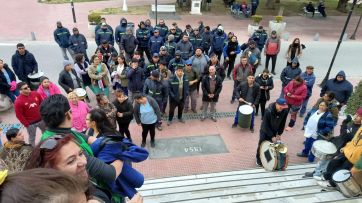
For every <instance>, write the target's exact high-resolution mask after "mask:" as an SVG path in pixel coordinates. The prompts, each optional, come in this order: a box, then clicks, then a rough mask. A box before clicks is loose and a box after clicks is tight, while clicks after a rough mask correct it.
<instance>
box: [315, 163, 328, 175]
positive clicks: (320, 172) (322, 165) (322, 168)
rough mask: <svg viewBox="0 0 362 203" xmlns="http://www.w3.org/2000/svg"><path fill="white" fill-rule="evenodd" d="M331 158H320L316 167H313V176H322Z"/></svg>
mask: <svg viewBox="0 0 362 203" xmlns="http://www.w3.org/2000/svg"><path fill="white" fill-rule="evenodd" d="M330 161H331V159H320V160H319V162H318V164H317V166H316V168H315V169H314V173H313V176H322V175H323V173H325V172H326V169H327V166H328V164H329V162H330Z"/></svg>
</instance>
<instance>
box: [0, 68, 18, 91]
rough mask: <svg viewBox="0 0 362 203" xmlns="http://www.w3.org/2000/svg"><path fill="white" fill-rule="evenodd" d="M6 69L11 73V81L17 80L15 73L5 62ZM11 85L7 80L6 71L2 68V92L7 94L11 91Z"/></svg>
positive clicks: (0, 75)
mask: <svg viewBox="0 0 362 203" xmlns="http://www.w3.org/2000/svg"><path fill="white" fill-rule="evenodd" d="M4 69H5V70H6V72H7V73H8V74H9V77H10V81H16V78H15V74H14V72H13V71H12V70H10V68H9V67H8V64H6V63H4ZM10 87H11V86H10V85H9V84H8V82H7V81H6V77H5V75H4V73H3V72H2V71H1V70H0V93H1V94H6V93H8V92H9V91H10Z"/></svg>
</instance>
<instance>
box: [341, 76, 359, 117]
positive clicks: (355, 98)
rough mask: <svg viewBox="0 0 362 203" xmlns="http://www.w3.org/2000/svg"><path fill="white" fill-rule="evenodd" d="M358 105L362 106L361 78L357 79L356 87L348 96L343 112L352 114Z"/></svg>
mask: <svg viewBox="0 0 362 203" xmlns="http://www.w3.org/2000/svg"><path fill="white" fill-rule="evenodd" d="M359 107H362V80H361V81H359V83H358V85H357V87H356V88H355V90H354V92H353V93H352V95H351V97H350V98H349V100H348V102H347V108H346V112H345V113H346V114H352V115H353V114H354V113H356V110H357V109H358V108H359Z"/></svg>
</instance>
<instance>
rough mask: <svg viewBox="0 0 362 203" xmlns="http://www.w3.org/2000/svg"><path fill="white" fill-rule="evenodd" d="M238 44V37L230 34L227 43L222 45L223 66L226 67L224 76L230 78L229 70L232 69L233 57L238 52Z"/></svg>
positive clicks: (234, 57)
mask: <svg viewBox="0 0 362 203" xmlns="http://www.w3.org/2000/svg"><path fill="white" fill-rule="evenodd" d="M240 51H241V50H240V46H239V43H238V38H237V37H236V36H235V35H232V36H231V37H229V41H228V43H227V45H226V46H225V47H224V50H223V53H224V57H225V58H224V60H225V62H224V67H225V68H226V67H227V68H228V69H227V74H226V76H227V77H228V78H229V79H231V78H230V74H231V71H232V70H233V69H234V64H235V59H236V56H237V55H238V54H239V53H240Z"/></svg>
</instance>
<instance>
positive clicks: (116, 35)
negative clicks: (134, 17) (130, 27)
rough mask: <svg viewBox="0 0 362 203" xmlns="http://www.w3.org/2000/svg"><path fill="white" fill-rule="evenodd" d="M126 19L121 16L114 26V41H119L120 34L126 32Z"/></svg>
mask: <svg viewBox="0 0 362 203" xmlns="http://www.w3.org/2000/svg"><path fill="white" fill-rule="evenodd" d="M126 29H127V20H126V19H125V18H121V21H120V22H119V25H118V26H117V27H116V30H115V31H114V39H115V40H116V43H117V44H119V43H121V39H122V36H123V35H125V34H127V33H126Z"/></svg>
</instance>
